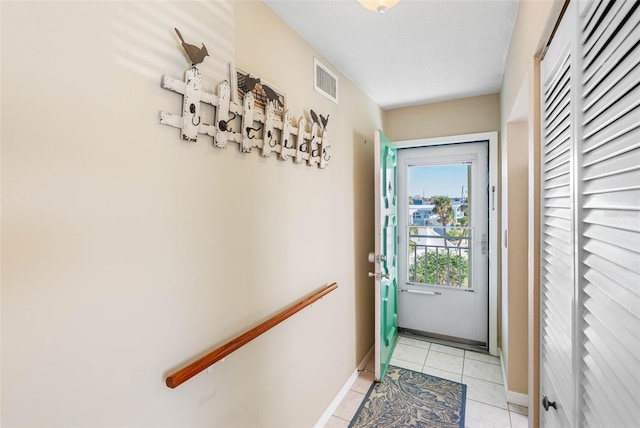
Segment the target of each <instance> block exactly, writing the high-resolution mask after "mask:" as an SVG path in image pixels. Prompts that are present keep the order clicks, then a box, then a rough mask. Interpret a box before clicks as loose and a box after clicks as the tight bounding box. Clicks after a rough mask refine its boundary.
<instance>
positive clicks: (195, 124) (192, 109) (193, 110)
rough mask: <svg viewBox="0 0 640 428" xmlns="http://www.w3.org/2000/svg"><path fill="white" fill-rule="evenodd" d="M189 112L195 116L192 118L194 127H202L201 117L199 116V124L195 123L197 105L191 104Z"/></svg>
mask: <svg viewBox="0 0 640 428" xmlns="http://www.w3.org/2000/svg"><path fill="white" fill-rule="evenodd" d="M189 111H190V112H191V113H192V114H193V116H191V123H192V124H193V126H198V125H200V116H198V123H195V122H194V121H193V119H194V118H195V117H196V105H195V104H193V103H191V105H190V106H189Z"/></svg>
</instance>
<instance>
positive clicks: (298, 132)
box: [160, 66, 331, 168]
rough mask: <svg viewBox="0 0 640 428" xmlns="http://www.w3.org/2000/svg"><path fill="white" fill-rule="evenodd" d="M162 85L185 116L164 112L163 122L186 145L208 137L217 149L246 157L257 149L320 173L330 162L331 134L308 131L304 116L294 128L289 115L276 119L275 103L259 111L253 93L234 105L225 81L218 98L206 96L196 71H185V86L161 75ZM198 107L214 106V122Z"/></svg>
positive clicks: (315, 125) (319, 127)
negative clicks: (178, 99)
mask: <svg viewBox="0 0 640 428" xmlns="http://www.w3.org/2000/svg"><path fill="white" fill-rule="evenodd" d="M161 86H162V88H164V89H168V90H170V91H173V92H177V93H179V94H181V95H182V96H183V103H182V115H177V114H172V113H167V112H164V111H161V112H160V123H161V124H163V125H168V126H173V127H175V128H179V129H180V135H181V137H182V139H183V140H186V141H194V142H195V141H197V140H198V134H202V135H208V136H210V137H213V140H214V145H215V146H216V147H220V148H224V147H226V146H227V144H228V143H230V142H233V143H238V144H239V145H240V151H242V152H243V153H249V152H251V151H252V149H253V148H256V149H258V150H259V151H260V153H261V155H262V156H265V157H271V154H272V153H277V154H278V158H279V159H280V160H283V161H285V160H288V159H293V161H294V162H295V163H297V164H301V163H302V162H303V161H306V162H307V165H309V166H316V165H317V166H318V167H319V168H325V167H326V166H327V165H328V163H329V160H330V159H331V154H330V148H331V144H330V141H329V134H328V133H327V129H326V128H325V127H323V126H322V125H321V124H319V123H317V122H313V124H312V125H311V130H310V131H308V130H307V120H306V119H305V117H304V116H301V117H300V118H299V119H298V122H297V125H294V124H293V121H292V117H291V114H290V112H289V110H287V111H285V112H284V115H283V116H282V117H280V116H278V115H277V114H276V109H275V104H274V101H271V102H269V103H267V104H266V106H265V108H264V109H262V108H259V107H257V106H256V103H255V100H254V97H253V94H252V93H251V92H248V93H247V94H246V95H245V96H244V98H243V99H242V104H239V103H236V102H234V101H232V100H231V86H230V84H229V82H228V81H226V80H225V81H223V82H222V83H220V84H219V85H218V87H217V92H218V93H217V95H216V94H212V93H209V92H206V91H203V90H202V75H201V74H200V70H199V69H198V68H197V67H196V66H192V67H191V68H189V69H187V70H186V72H185V79H184V81H180V80H176V79H174V78H172V77H170V76H162V81H161ZM200 103H205V104H209V105H211V106H213V107H215V115H214V117H213V118H212V121H211V123H207V121H206V119H203V118H202V116H201V114H200ZM239 116H240V117H241V119H240V120H237V119H238V117H239ZM237 122H240V129H239V130H237V131H236V130H234V129H233V128H234V127H236V126H237Z"/></svg>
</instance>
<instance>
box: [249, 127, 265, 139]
mask: <svg viewBox="0 0 640 428" xmlns="http://www.w3.org/2000/svg"><path fill="white" fill-rule="evenodd" d="M261 129H262V126H259V127H257V128H251V127H249V126H247V137H249V139H250V140H253V139H254V138H255V136H254V135H250V134H251V131H259V130H261Z"/></svg>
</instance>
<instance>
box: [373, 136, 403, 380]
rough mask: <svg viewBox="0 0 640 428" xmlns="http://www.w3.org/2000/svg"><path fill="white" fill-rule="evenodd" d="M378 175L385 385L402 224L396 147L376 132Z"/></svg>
mask: <svg viewBox="0 0 640 428" xmlns="http://www.w3.org/2000/svg"><path fill="white" fill-rule="evenodd" d="M374 143H375V148H374V151H375V155H374V163H375V165H374V172H375V199H376V201H375V222H376V230H375V237H376V239H375V253H374V254H373V255H371V256H370V261H372V262H373V263H375V274H373V275H372V276H374V278H375V287H376V291H375V329H376V333H375V360H376V379H377V380H379V381H382V380H383V379H384V375H385V373H386V372H387V367H388V366H389V361H391V355H392V354H393V349H394V348H395V346H396V342H397V341H398V306H397V295H398V280H397V262H398V256H397V253H398V251H397V250H398V220H397V214H398V210H397V206H396V200H397V197H396V194H397V192H396V163H397V161H396V155H397V150H396V148H395V146H394V145H393V144H392V143H391V141H389V139H388V138H387V137H386V135H384V134H383V133H382V132H381V131H376V134H375V138H374Z"/></svg>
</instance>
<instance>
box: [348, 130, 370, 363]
mask: <svg viewBox="0 0 640 428" xmlns="http://www.w3.org/2000/svg"><path fill="white" fill-rule="evenodd" d="M373 146H374V145H373V133H372V134H371V135H367V136H363V135H361V134H358V133H354V135H353V143H352V147H353V190H354V194H353V203H354V209H353V215H354V221H353V222H354V229H353V230H354V235H355V236H354V242H355V246H354V251H355V254H354V259H355V287H354V290H355V302H356V307H355V310H356V314H355V318H356V344H355V345H356V353H355V355H356V358H357V360H358V361H356V364H358V363H360V360H362V358H364V356H365V354H366V352H367V351H368V350H369V349H370V348H371V346H373V340H374V337H373V334H374V331H373V330H374V325H373V320H374V319H373V317H374V301H373V299H374V284H373V279H372V278H369V277H368V275H367V273H368V272H372V271H373V269H374V265H372V264H371V263H369V261H368V254H369V252H370V251H374V245H375V243H374V212H373V210H374V199H373V198H374V195H373V191H374V189H373V179H374V174H373V172H374V171H373Z"/></svg>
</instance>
